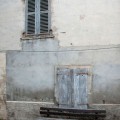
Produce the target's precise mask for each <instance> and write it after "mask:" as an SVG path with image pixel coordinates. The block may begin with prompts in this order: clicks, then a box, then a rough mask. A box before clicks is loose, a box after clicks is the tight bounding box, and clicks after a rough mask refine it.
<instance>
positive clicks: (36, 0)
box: [25, 0, 51, 36]
mask: <svg viewBox="0 0 120 120" xmlns="http://www.w3.org/2000/svg"><path fill="white" fill-rule="evenodd" d="M37 3H40V0H35V33H34V34H28V30H27V28H28V14H29V13H28V0H25V35H26V36H27V35H34V36H35V35H43V34H47V35H48V34H49V30H51V0H48V12H46V11H45V12H43V13H48V32H42V33H41V32H40V14H41V11H40V4H37ZM36 7H37V9H36ZM38 9H39V10H38ZM31 13H32V12H31ZM38 16H39V18H38ZM37 19H39V20H37ZM38 21H39V22H38Z"/></svg>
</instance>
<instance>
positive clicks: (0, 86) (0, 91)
mask: <svg viewBox="0 0 120 120" xmlns="http://www.w3.org/2000/svg"><path fill="white" fill-rule="evenodd" d="M5 55H6V54H5V53H0V119H6V117H7V114H6V56H5Z"/></svg>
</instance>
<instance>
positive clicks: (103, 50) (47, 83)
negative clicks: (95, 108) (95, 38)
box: [6, 39, 120, 104]
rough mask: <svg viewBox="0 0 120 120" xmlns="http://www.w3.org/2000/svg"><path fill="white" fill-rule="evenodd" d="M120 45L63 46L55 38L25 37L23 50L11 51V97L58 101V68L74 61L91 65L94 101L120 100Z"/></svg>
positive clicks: (91, 92)
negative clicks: (56, 80) (37, 38)
mask: <svg viewBox="0 0 120 120" xmlns="http://www.w3.org/2000/svg"><path fill="white" fill-rule="evenodd" d="M41 46H42V47H41ZM119 47H120V46H119V45H117V46H93V47H92V48H91V47H89V46H88V47H75V48H74V47H66V48H61V47H59V46H58V41H56V40H53V39H45V40H26V41H23V42H22V48H23V50H22V51H9V52H7V66H6V70H7V100H9V101H40V102H54V101H55V74H56V73H55V68H56V67H57V66H61V65H62V66H63V65H70V66H90V67H91V76H92V83H91V86H92V89H91V90H90V93H89V94H90V96H91V103H97V104H101V103H103V101H104V102H105V103H106V104H120V93H119V91H120V87H119V86H120V60H119V59H120V48H119Z"/></svg>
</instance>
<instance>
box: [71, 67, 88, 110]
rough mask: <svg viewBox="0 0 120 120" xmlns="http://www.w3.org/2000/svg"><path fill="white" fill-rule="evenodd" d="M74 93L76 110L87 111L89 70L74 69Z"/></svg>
mask: <svg viewBox="0 0 120 120" xmlns="http://www.w3.org/2000/svg"><path fill="white" fill-rule="evenodd" d="M73 76H74V77H73V78H74V85H73V89H74V93H73V102H74V108H79V109H87V102H88V101H87V79H88V69H87V68H77V69H74V73H73Z"/></svg>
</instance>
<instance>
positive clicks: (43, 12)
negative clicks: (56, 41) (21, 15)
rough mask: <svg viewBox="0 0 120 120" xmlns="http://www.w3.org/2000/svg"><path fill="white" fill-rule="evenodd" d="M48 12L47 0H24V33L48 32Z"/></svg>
mask: <svg viewBox="0 0 120 120" xmlns="http://www.w3.org/2000/svg"><path fill="white" fill-rule="evenodd" d="M49 13H50V7H49V0H26V34H30V35H31V34H33V35H34V34H40V33H48V32H49V30H50V14H49Z"/></svg>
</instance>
